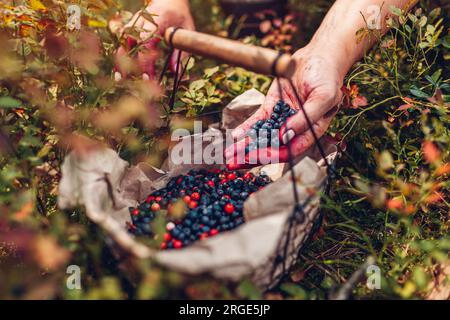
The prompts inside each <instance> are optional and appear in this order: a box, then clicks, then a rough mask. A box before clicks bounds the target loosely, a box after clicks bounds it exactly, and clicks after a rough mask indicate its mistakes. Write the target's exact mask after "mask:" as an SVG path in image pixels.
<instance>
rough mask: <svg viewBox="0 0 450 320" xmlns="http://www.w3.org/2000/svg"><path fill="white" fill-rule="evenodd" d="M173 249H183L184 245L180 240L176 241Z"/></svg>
mask: <svg viewBox="0 0 450 320" xmlns="http://www.w3.org/2000/svg"><path fill="white" fill-rule="evenodd" d="M173 247H174V248H175V249H180V248H181V247H183V243H182V242H181V241H180V240H174V241H173Z"/></svg>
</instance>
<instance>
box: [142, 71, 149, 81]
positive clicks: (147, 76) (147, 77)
mask: <svg viewBox="0 0 450 320" xmlns="http://www.w3.org/2000/svg"><path fill="white" fill-rule="evenodd" d="M142 80H145V81H147V80H150V76H149V75H148V74H147V73H143V74H142Z"/></svg>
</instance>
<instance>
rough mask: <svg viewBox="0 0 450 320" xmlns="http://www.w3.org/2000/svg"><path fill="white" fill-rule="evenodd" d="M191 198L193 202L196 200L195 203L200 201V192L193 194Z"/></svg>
mask: <svg viewBox="0 0 450 320" xmlns="http://www.w3.org/2000/svg"><path fill="white" fill-rule="evenodd" d="M191 198H192V200H195V201H198V200H200V193H198V192H193V193H192V194H191Z"/></svg>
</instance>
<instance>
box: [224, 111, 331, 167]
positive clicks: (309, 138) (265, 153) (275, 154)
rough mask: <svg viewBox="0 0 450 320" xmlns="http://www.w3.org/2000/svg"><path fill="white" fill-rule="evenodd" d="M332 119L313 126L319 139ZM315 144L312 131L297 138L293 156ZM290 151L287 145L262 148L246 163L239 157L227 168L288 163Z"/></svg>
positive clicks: (245, 159) (245, 160) (247, 156)
mask: <svg viewBox="0 0 450 320" xmlns="http://www.w3.org/2000/svg"><path fill="white" fill-rule="evenodd" d="M331 119H332V117H327V118H322V119H320V120H319V121H318V122H316V123H315V124H314V126H313V129H314V132H315V133H316V135H317V138H320V137H321V136H322V135H323V134H324V133H325V131H326V130H327V128H328V126H329V125H330V123H331ZM314 144H315V139H314V136H313V134H312V132H311V130H308V131H306V132H304V133H303V134H300V135H298V136H295V137H294V138H293V139H292V140H291V142H290V148H291V152H292V156H293V157H294V158H295V157H298V156H300V155H302V154H303V153H304V152H305V151H307V150H308V149H309V148H311V147H312V146H313V145H314ZM288 161H289V150H288V146H287V145H282V146H280V147H268V148H260V149H256V150H253V151H250V152H249V153H248V154H246V155H245V156H244V161H242V160H240V159H239V158H238V156H237V155H235V156H233V157H231V158H229V159H228V160H227V162H226V163H227V168H228V169H229V170H240V169H248V168H252V167H255V166H259V165H265V164H269V163H278V162H288Z"/></svg>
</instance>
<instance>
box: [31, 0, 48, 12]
mask: <svg viewBox="0 0 450 320" xmlns="http://www.w3.org/2000/svg"><path fill="white" fill-rule="evenodd" d="M30 7H31V9H33V10H36V11H44V12H45V11H47V8H46V7H45V6H44V4H43V3H42V2H41V1H39V0H30Z"/></svg>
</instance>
